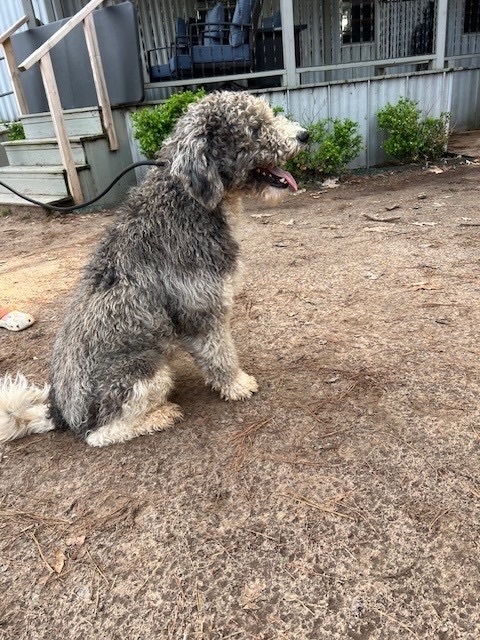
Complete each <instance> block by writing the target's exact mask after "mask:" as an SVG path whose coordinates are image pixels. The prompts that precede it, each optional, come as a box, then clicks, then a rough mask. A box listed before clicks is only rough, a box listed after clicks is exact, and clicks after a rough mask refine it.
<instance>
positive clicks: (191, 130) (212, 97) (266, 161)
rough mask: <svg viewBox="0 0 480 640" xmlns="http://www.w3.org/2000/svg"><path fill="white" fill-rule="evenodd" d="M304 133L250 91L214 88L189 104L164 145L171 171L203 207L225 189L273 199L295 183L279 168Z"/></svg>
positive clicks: (215, 203) (302, 140)
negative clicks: (253, 192)
mask: <svg viewBox="0 0 480 640" xmlns="http://www.w3.org/2000/svg"><path fill="white" fill-rule="evenodd" d="M307 141H308V133H307V132H306V131H305V129H303V128H302V127H301V126H300V125H299V124H298V123H296V122H292V121H291V120H288V119H287V118H285V117H283V116H275V114H274V113H273V111H272V109H271V108H270V107H269V105H268V104H267V103H266V102H265V101H264V100H263V99H261V98H257V97H254V96H252V95H250V94H249V93H246V92H245V93H244V92H241V93H233V92H227V91H225V92H216V93H211V94H209V95H208V96H206V97H205V98H203V99H202V100H200V101H199V102H197V103H195V104H193V105H191V106H190V108H189V109H188V111H187V113H186V114H185V115H184V116H183V117H182V118H181V119H180V120H179V121H178V124H177V127H176V129H175V131H174V133H173V135H172V136H171V138H170V139H169V140H167V141H166V143H165V145H164V152H165V153H166V154H167V155H168V156H170V159H171V167H170V171H171V174H172V175H173V176H176V177H177V178H179V179H180V180H181V181H182V183H183V186H184V188H185V189H186V190H187V191H188V192H189V193H190V195H191V196H192V197H193V198H195V200H197V201H198V202H199V203H201V204H202V205H203V206H204V207H206V208H207V209H214V208H215V207H216V206H218V204H219V203H220V202H221V200H222V199H223V198H224V196H225V195H226V193H228V192H232V191H238V190H243V189H252V190H257V191H259V192H261V193H262V195H264V196H265V197H268V198H269V199H272V198H273V199H277V198H279V196H280V195H283V193H285V191H287V190H288V189H289V188H290V189H293V190H296V189H297V184H296V182H295V180H294V178H293V177H292V176H291V174H290V173H288V172H287V171H285V170H284V169H282V168H281V165H283V164H284V163H285V162H286V161H287V160H289V159H290V158H293V157H294V156H295V155H297V153H299V152H300V151H301V150H302V149H303V148H305V144H306V143H307Z"/></svg>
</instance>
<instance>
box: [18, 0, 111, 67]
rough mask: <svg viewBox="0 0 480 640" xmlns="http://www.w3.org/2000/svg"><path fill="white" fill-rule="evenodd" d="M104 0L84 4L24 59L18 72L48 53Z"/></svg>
mask: <svg viewBox="0 0 480 640" xmlns="http://www.w3.org/2000/svg"><path fill="white" fill-rule="evenodd" d="M103 1H104V0H90V2H89V3H88V4H86V5H85V6H84V7H83V9H80V11H79V12H78V13H77V14H75V15H74V16H73V18H71V19H70V20H69V21H68V22H67V23H66V24H64V25H63V27H60V29H59V30H58V31H56V32H55V33H54V34H53V36H51V37H50V38H49V39H48V40H47V41H46V42H44V43H43V44H42V45H41V46H40V47H38V49H37V50H36V51H34V52H33V53H32V54H30V55H29V56H28V58H25V60H24V61H23V62H22V63H21V64H19V65H18V68H19V69H20V71H26V70H27V69H30V67H31V66H33V65H34V64H35V63H36V62H38V61H39V60H40V58H42V57H43V56H44V55H45V54H46V53H48V52H49V51H50V49H52V48H53V47H54V46H55V45H56V44H58V43H59V42H60V40H62V39H63V38H64V37H65V36H66V35H67V34H69V33H70V31H72V29H74V28H75V27H76V26H77V25H78V24H80V23H81V22H83V21H84V20H85V18H86V17H87V16H88V15H89V14H90V13H91V12H92V11H93V10H94V9H96V8H97V7H98V6H99V5H100V4H102V2H103Z"/></svg>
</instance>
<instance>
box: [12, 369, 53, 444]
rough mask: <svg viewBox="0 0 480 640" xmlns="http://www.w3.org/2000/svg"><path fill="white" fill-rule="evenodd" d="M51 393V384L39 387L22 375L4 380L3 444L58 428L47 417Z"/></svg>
mask: <svg viewBox="0 0 480 640" xmlns="http://www.w3.org/2000/svg"><path fill="white" fill-rule="evenodd" d="M49 391H50V386H49V385H48V384H46V385H45V386H44V387H43V388H41V387H37V386H35V385H33V384H30V383H29V382H28V381H27V379H26V378H25V376H23V375H22V374H20V373H18V374H17V375H16V377H15V378H12V376H10V375H6V376H4V377H3V378H0V444H1V443H3V442H8V441H9V440H15V439H16V438H23V436H26V435H28V434H30V433H43V432H44V431H51V430H52V429H54V428H55V426H54V424H53V422H52V421H51V420H50V419H49V418H48V415H47V414H48V407H47V404H46V403H47V398H48V392H49Z"/></svg>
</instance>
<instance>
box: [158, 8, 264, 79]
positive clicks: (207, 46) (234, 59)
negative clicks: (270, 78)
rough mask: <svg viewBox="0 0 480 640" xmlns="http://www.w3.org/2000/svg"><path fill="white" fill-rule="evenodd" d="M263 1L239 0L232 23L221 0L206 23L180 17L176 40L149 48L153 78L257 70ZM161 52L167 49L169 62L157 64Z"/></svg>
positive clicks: (173, 77)
mask: <svg viewBox="0 0 480 640" xmlns="http://www.w3.org/2000/svg"><path fill="white" fill-rule="evenodd" d="M262 2H263V0H237V3H236V5H235V10H234V12H233V16H232V20H231V22H226V21H225V9H224V7H223V5H222V4H221V3H220V2H219V3H217V4H216V5H215V7H213V8H212V9H211V10H210V11H208V13H207V15H206V17H205V22H197V21H195V20H192V19H190V20H189V21H187V20H184V19H183V18H177V20H176V24H175V42H174V43H172V44H171V45H170V46H169V47H159V48H156V49H150V50H149V51H148V65H149V75H150V81H151V82H162V81H165V80H172V79H178V78H190V77H202V76H203V77H204V76H205V73H206V72H213V74H214V75H215V72H216V73H217V74H218V72H222V73H227V72H231V71H238V70H240V71H247V70H250V69H254V67H255V46H254V43H255V31H256V26H257V24H258V19H259V14H260V10H261V7H262ZM161 51H164V52H165V51H167V55H168V62H167V63H164V64H158V63H157V60H158V55H159V52H161Z"/></svg>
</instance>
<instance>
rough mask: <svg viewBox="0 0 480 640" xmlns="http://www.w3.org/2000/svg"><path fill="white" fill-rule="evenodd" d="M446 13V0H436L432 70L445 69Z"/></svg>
mask: <svg viewBox="0 0 480 640" xmlns="http://www.w3.org/2000/svg"><path fill="white" fill-rule="evenodd" d="M447 13H448V0H437V21H436V22H437V24H436V32H435V59H434V60H432V66H433V68H434V69H443V68H444V67H445V44H446V41H447Z"/></svg>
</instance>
